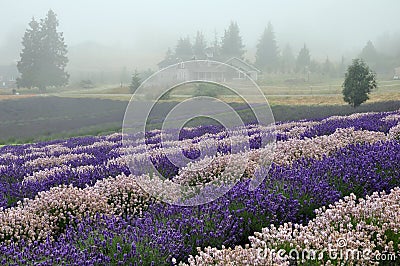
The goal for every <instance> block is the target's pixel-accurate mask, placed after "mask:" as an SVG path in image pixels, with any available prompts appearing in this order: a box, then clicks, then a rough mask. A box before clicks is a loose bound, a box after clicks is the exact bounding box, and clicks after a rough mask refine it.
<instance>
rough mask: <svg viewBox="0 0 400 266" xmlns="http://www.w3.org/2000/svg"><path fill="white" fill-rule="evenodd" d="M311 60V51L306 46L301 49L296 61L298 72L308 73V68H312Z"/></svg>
mask: <svg viewBox="0 0 400 266" xmlns="http://www.w3.org/2000/svg"><path fill="white" fill-rule="evenodd" d="M310 63H311V58H310V51H309V50H308V48H307V46H306V44H304V46H303V48H301V50H300V52H299V55H298V56H297V60H296V67H297V71H299V70H303V71H306V68H308V67H310Z"/></svg>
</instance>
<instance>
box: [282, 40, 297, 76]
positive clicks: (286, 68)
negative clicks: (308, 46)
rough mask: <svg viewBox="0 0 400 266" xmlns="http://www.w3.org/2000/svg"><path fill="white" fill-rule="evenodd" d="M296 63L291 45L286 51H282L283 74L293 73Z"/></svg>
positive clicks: (287, 46)
mask: <svg viewBox="0 0 400 266" xmlns="http://www.w3.org/2000/svg"><path fill="white" fill-rule="evenodd" d="M295 63H296V58H295V57H294V55H293V51H292V48H291V47H290V45H289V44H287V45H286V47H285V49H283V51H282V57H281V64H280V66H281V72H282V73H290V72H292V71H293V69H294V66H295Z"/></svg>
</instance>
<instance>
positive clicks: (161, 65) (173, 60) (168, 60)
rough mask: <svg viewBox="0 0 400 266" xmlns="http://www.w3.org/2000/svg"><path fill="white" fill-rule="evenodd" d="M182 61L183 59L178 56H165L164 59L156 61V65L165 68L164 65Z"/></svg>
mask: <svg viewBox="0 0 400 266" xmlns="http://www.w3.org/2000/svg"><path fill="white" fill-rule="evenodd" d="M182 61H183V60H182V59H180V58H172V57H169V58H165V59H164V60H162V61H161V62H160V63H158V64H157V65H158V67H159V68H165V67H168V66H170V65H174V64H177V63H179V62H182Z"/></svg>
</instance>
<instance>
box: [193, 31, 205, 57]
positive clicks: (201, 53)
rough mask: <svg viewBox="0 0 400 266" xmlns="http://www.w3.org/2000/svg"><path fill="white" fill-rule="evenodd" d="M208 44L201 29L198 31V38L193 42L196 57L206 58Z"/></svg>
mask: <svg viewBox="0 0 400 266" xmlns="http://www.w3.org/2000/svg"><path fill="white" fill-rule="evenodd" d="M206 46H207V42H206V40H205V38H204V35H203V33H202V32H201V31H197V35H196V39H195V42H194V44H193V54H194V56H195V57H196V59H205V58H206V52H205V51H206Z"/></svg>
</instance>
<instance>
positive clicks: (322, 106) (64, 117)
mask: <svg viewBox="0 0 400 266" xmlns="http://www.w3.org/2000/svg"><path fill="white" fill-rule="evenodd" d="M341 82H342V81H341V80H340V79H333V80H317V81H313V82H302V81H300V82H296V83H290V84H288V83H287V82H285V81H284V80H283V79H281V80H279V79H277V78H275V79H272V81H271V82H265V81H261V82H260V83H261V86H260V88H261V90H262V92H263V93H264V94H265V96H266V99H267V100H268V102H269V104H270V106H271V108H272V111H273V113H274V116H275V120H276V121H288V120H298V119H313V118H321V117H326V116H330V115H348V114H351V113H354V112H367V111H391V110H397V109H399V108H400V81H397V80H380V81H378V88H377V89H376V90H374V91H373V92H372V93H371V94H370V100H368V101H367V103H365V104H363V105H361V106H360V107H359V108H357V109H353V108H351V107H350V106H349V105H347V104H346V103H344V102H343V96H342V94H341ZM19 92H20V95H5V94H4V91H3V94H1V93H0V103H1V104H0V114H1V119H0V143H1V144H4V143H7V144H8V143H23V142H32V141H40V140H50V139H56V138H64V137H72V136H81V135H98V134H104V133H109V132H114V131H120V130H121V125H122V120H123V116H124V112H125V109H126V106H127V104H128V101H129V100H130V99H131V97H132V95H131V94H130V93H129V89H128V87H126V86H125V87H120V86H115V85H114V86H112V85H107V86H99V87H96V88H89V89H79V88H76V87H68V88H57V89H48V90H47V92H46V93H45V94H40V93H39V91H37V90H35V89H32V90H28V89H23V90H19ZM194 92H195V90H194V87H193V86H190V85H189V86H187V85H186V86H183V87H178V88H176V89H174V90H173V92H172V93H171V96H170V98H168V99H166V100H162V101H160V103H159V107H160V109H159V113H158V114H156V113H154V117H152V118H151V119H150V120H151V121H152V122H151V123H152V124H153V126H154V127H157V125H158V124H160V123H161V122H162V121H163V117H164V116H165V113H166V112H167V111H168V110H170V109H171V108H172V107H173V106H175V105H176V104H177V103H178V102H180V101H182V100H184V99H187V98H190V97H192V95H193V94H194ZM224 93H225V95H219V96H218V97H219V98H220V99H222V100H224V101H225V102H227V103H229V104H230V105H232V106H234V107H235V108H239V109H241V105H242V104H243V102H242V101H241V100H240V98H239V97H237V96H235V95H233V94H232V93H226V91H225V92H224ZM260 100H261V101H262V100H263V99H260ZM242 109H243V108H242ZM238 112H239V113H240V115H242V116H243V117H244V118H245V120H247V121H249V120H251V117H252V116H251V115H249V113H248V110H241V111H238ZM199 123H201V121H200V122H199ZM153 126H152V127H153Z"/></svg>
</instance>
